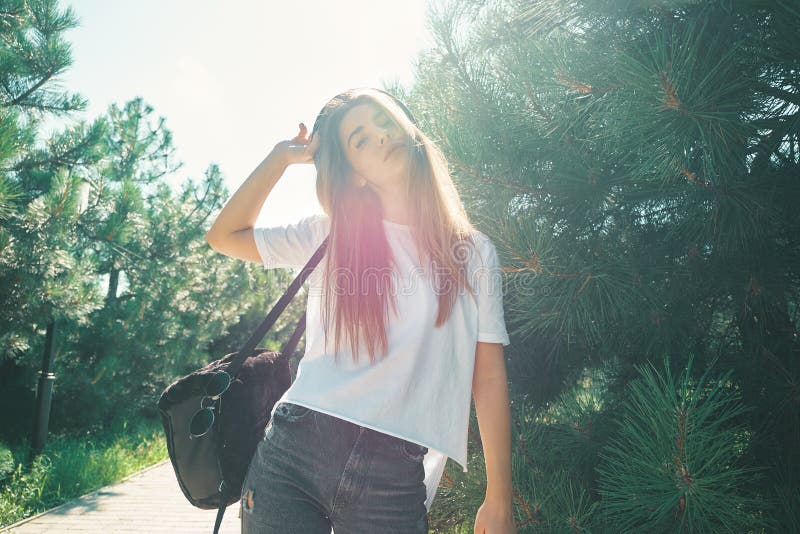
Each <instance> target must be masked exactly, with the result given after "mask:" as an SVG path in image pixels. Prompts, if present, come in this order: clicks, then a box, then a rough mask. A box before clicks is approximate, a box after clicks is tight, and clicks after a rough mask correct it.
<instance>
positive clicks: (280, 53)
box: [45, 0, 432, 226]
mask: <svg viewBox="0 0 800 534" xmlns="http://www.w3.org/2000/svg"><path fill="white" fill-rule="evenodd" d="M60 5H61V6H62V7H63V8H65V7H66V6H67V5H69V6H71V7H72V8H73V11H75V12H76V14H77V16H78V18H79V19H80V25H79V26H78V27H76V28H73V29H72V30H69V31H68V32H66V33H65V38H66V40H67V41H69V42H70V43H71V44H72V58H73V64H72V67H71V68H69V69H68V70H67V71H66V73H64V74H63V75H62V76H60V77H59V78H58V79H59V80H60V82H61V84H62V85H63V87H65V88H67V89H68V90H69V91H71V92H77V93H80V94H81V95H82V96H83V97H84V98H86V99H88V100H89V106H88V108H87V111H86V112H85V113H83V114H76V115H75V117H76V118H81V119H86V120H91V119H94V118H95V117H97V116H98V115H100V114H103V113H105V112H106V110H107V109H108V106H109V105H110V104H111V103H114V102H115V103H117V105H118V106H119V107H122V106H123V105H124V103H125V102H127V101H129V100H131V99H133V98H135V97H136V96H141V97H142V98H143V99H144V101H145V102H146V103H148V104H150V105H151V106H153V108H154V113H153V124H155V123H156V120H157V118H158V117H159V116H163V117H164V118H165V119H166V122H165V124H166V127H167V128H168V129H169V130H171V131H172V133H173V144H174V146H175V148H176V161H183V162H184V166H183V167H182V168H181V169H180V170H179V171H178V173H177V176H175V177H172V178H170V179H169V180H168V181H169V183H171V184H173V185H174V184H178V183H180V182H182V181H183V180H185V179H186V178H187V177H191V178H193V179H194V180H195V181H199V180H200V179H201V178H202V176H203V173H204V171H205V170H206V168H207V167H208V165H209V164H211V163H217V164H218V165H219V166H220V169H221V171H222V174H223V176H224V177H225V180H226V183H227V187H228V189H229V191H230V194H233V192H234V191H236V189H238V187H239V186H240V185H241V184H242V183H243V182H244V181H245V180H246V178H247V176H248V175H249V174H250V172H252V170H253V169H255V167H256V166H257V165H258V164H259V163H260V162H261V160H263V159H264V157H266V155H267V154H268V153H269V151H270V150H271V149H272V147H273V146H274V145H275V143H277V142H278V141H280V140H283V139H289V138H291V137H294V136H295V135H296V134H297V125H298V123H299V122H301V121H302V122H304V123H305V124H306V125H307V126H308V128H309V129H310V128H311V126H312V125H313V123H314V118H315V117H316V114H317V112H318V111H319V110H320V109H321V108H322V106H323V105H324V104H325V102H326V101H327V100H328V99H330V98H331V97H332V96H334V95H336V94H337V93H339V92H341V91H343V90H345V89H348V88H350V87H359V86H372V87H383V85H384V83H391V82H394V81H399V82H400V83H401V84H402V85H403V86H404V87H406V88H408V87H410V86H411V85H412V84H413V79H414V62H415V61H416V58H417V55H418V52H419V51H420V50H422V49H425V48H430V47H431V46H432V40H431V38H430V34H429V31H428V30H427V24H426V0H404V1H403V2H388V1H385V0H336V1H330V0H327V1H324V0H305V1H302V2H291V1H272V0H262V1H257V0H225V1H222V0H216V1H214V0H168V1H165V0H136V1H135V2H134V1H129V2H110V1H108V0H71V1H69V0H61V2H60ZM67 122H69V121H67ZM63 123H64V121H58V120H50V121H48V122H47V123H45V131H48V130H50V129H52V128H60V127H62V124H63ZM314 178H315V177H314V166H313V165H302V166H300V165H294V166H292V167H289V169H288V170H287V172H286V173H285V174H284V176H283V178H281V180H280V181H279V182H278V185H277V186H276V187H275V189H273V191H272V193H270V196H269V198H267V200H266V202H265V203H264V208H263V209H262V211H261V215H260V217H259V219H258V223H257V224H259V225H265V226H274V225H279V224H286V223H289V222H294V221H297V220H299V219H300V218H302V217H304V216H306V215H309V214H311V213H315V212H321V208H320V207H319V204H318V202H317V197H316V193H315V190H314Z"/></svg>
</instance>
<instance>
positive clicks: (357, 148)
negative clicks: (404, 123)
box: [339, 103, 408, 188]
mask: <svg viewBox="0 0 800 534" xmlns="http://www.w3.org/2000/svg"><path fill="white" fill-rule="evenodd" d="M339 137H340V138H341V141H342V146H344V150H345V153H346V154H347V159H348V161H349V162H350V165H351V166H352V167H353V169H354V170H355V173H356V176H355V177H354V178H355V179H356V181H357V182H359V183H360V185H363V180H366V182H367V183H368V184H370V185H372V186H376V187H379V188H380V187H381V185H386V184H389V183H391V182H394V181H399V180H402V179H404V177H405V176H406V166H407V163H408V161H407V160H408V157H407V148H406V147H407V139H406V137H407V136H406V134H405V132H404V131H403V130H402V129H401V128H400V127H399V126H398V125H397V124H395V122H394V121H393V120H392V119H391V118H390V117H389V115H388V114H387V113H386V112H385V111H384V110H383V108H381V107H380V106H378V105H376V104H373V103H363V104H356V105H354V106H353V107H352V108H350V109H349V110H347V111H346V112H345V114H344V116H343V117H342V122H341V125H340V127H339Z"/></svg>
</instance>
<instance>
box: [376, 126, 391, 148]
mask: <svg viewBox="0 0 800 534" xmlns="http://www.w3.org/2000/svg"><path fill="white" fill-rule="evenodd" d="M378 142H379V143H380V144H381V145H384V144H386V143H388V142H389V130H388V129H386V128H381V129H379V130H378Z"/></svg>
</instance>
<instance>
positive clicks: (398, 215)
mask: <svg viewBox="0 0 800 534" xmlns="http://www.w3.org/2000/svg"><path fill="white" fill-rule="evenodd" d="M372 189H373V191H375V193H377V195H378V197H379V198H380V199H381V205H382V206H383V218H384V219H386V220H387V221H390V222H394V223H397V224H404V225H410V224H411V211H410V210H409V209H408V197H407V194H406V187H405V184H404V183H402V182H393V183H392V184H390V185H385V186H384V187H382V188H378V187H375V186H374V185H373V187H372Z"/></svg>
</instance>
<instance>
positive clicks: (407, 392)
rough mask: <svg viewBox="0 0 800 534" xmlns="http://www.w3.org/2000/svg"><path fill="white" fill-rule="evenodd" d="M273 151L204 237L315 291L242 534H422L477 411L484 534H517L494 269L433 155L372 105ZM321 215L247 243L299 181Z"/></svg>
mask: <svg viewBox="0 0 800 534" xmlns="http://www.w3.org/2000/svg"><path fill="white" fill-rule="evenodd" d="M306 134H307V130H306V128H305V126H304V125H303V124H301V125H300V132H299V134H298V135H297V136H296V137H294V138H293V139H291V140H287V141H282V142H279V143H278V144H276V145H275V147H274V148H273V149H272V151H271V152H270V154H269V155H268V156H267V157H266V158H265V159H264V161H262V162H261V164H260V165H259V166H258V167H257V168H256V169H255V171H253V173H252V174H251V175H250V176H249V177H248V179H247V181H246V182H245V183H244V184H243V185H242V186H241V187H240V188H239V190H238V191H236V193H235V194H234V195H233V197H232V198H231V199H230V200H229V201H228V203H227V204H226V205H225V207H224V209H223V210H222V211H221V213H220V214H219V216H218V218H217V220H216V221H215V222H214V225H213V226H212V227H211V229H210V230H209V232H208V234H207V235H206V240H207V241H208V243H209V245H210V246H211V247H212V248H213V249H214V250H216V251H218V252H221V253H223V254H226V255H228V256H231V257H234V258H240V259H243V260H248V261H253V262H258V263H261V264H263V265H264V267H265V268H276V267H291V268H296V269H299V268H302V267H303V266H304V265H305V264H306V263H307V262H308V260H309V259H310V257H311V256H312V255H313V253H314V252H315V251H316V250H317V248H318V247H319V246H320V244H321V243H322V242H323V241H324V239H325V238H326V237H328V243H327V248H326V251H325V256H324V257H323V259H322V260H321V261H320V263H319V264H318V265H317V267H316V268H315V269H314V271H313V272H312V274H311V276H310V277H309V292H308V301H307V310H306V348H305V354H304V356H303V358H302V360H301V361H300V364H299V366H298V370H297V376H296V378H295V380H294V382H293V383H292V385H291V387H290V388H289V389H288V390H287V391H286V392H285V393H284V395H283V396H282V397H281V399H280V400H278V402H276V403H275V407H274V408H273V411H272V417H271V419H270V422H269V424H268V425H267V428H266V429H265V434H264V439H263V440H262V441H261V443H260V444H259V446H258V448H257V450H256V453H255V455H254V457H253V460H252V463H251V464H250V467H249V469H248V472H247V476H246V478H245V481H244V485H243V488H242V501H241V509H240V514H241V518H242V532H243V533H245V534H247V533H255V532H259V533H262V532H268V533H285V532H297V533H303V534H309V533H326V534H327V533H328V532H330V531H331V528H332V527H333V529H334V531H335V532H336V534H347V533H373V532H374V533H383V532H404V533H405V532H407V533H412V532H413V533H416V532H427V530H428V520H427V512H428V510H429V509H430V506H431V503H432V502H433V498H434V496H435V494H436V489H437V487H438V485H439V481H440V479H441V476H442V472H443V471H444V467H445V462H446V460H447V458H448V457H450V458H453V459H454V460H455V461H456V462H458V464H460V465H461V467H462V468H463V470H464V472H466V471H467V430H468V422H469V411H470V401H471V397H472V398H474V399H475V407H476V413H477V416H478V426H479V428H480V433H481V441H482V444H483V449H484V455H485V459H486V473H487V487H486V498H485V500H484V502H483V504H482V506H481V507H480V508H479V509H478V513H477V517H476V521H475V532H477V533H486V534H508V533H514V532H516V529H515V526H514V523H513V520H512V505H511V459H510V455H511V445H510V416H509V407H508V391H507V386H506V373H505V365H504V361H503V346H504V345H507V344H508V343H509V338H508V334H507V332H506V327H505V322H504V317H503V306H502V297H503V295H502V287H501V275H500V271H499V264H498V258H497V253H496V250H495V248H494V245H493V244H492V243H491V241H490V240H489V239H488V237H487V236H486V235H485V234H483V233H481V232H480V231H478V230H476V229H475V228H474V227H473V226H472V225H471V223H470V222H469V220H468V218H467V215H466V213H465V212H464V210H463V208H462V205H461V202H460V199H459V196H458V193H457V191H456V188H455V186H454V184H453V181H452V179H451V177H450V175H449V173H448V167H447V162H446V160H445V158H444V157H443V155H442V153H441V151H440V150H439V149H438V148H437V147H436V145H435V144H434V143H433V142H432V141H431V140H430V138H429V137H428V136H426V135H425V134H424V133H423V132H422V131H421V130H420V129H419V128H418V127H417V125H416V123H415V121H414V118H413V116H412V115H411V112H410V111H409V110H408V109H407V108H406V107H405V105H403V104H402V103H401V102H400V101H399V100H397V99H395V98H394V97H393V96H391V95H389V94H388V93H386V92H384V91H381V90H378V89H368V88H364V89H353V90H350V91H346V92H344V93H342V94H339V95H337V96H336V97H334V98H333V99H331V100H330V101H329V102H328V103H327V104H326V105H325V106H324V107H323V109H322V111H321V112H320V113H319V115H318V117H317V119H316V121H315V123H314V128H313V132H312V134H311V136H310V138H308V137H306ZM311 162H313V163H314V165H315V166H316V171H317V182H316V184H317V198H318V200H319V202H320V204H321V205H322V208H323V211H324V214H320V215H314V216H310V217H305V218H303V219H301V220H300V221H299V222H297V223H294V224H290V225H287V226H280V227H273V228H257V227H255V222H256V218H257V216H258V214H259V212H260V210H261V206H262V204H263V203H264V200H265V199H266V197H267V196H268V195H269V192H270V191H271V190H272V188H273V187H274V185H275V183H276V182H277V181H278V179H279V178H280V177H281V176H282V174H283V172H284V170H285V169H286V167H287V166H289V165H291V164H300V163H311Z"/></svg>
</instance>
